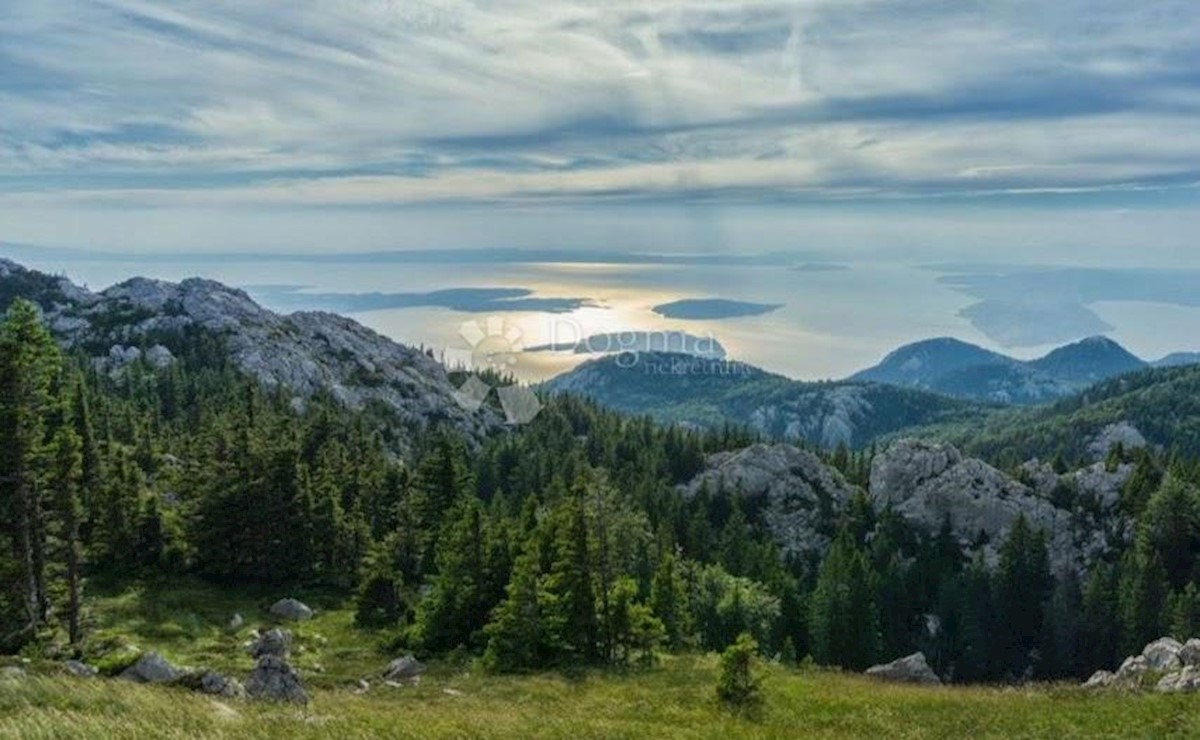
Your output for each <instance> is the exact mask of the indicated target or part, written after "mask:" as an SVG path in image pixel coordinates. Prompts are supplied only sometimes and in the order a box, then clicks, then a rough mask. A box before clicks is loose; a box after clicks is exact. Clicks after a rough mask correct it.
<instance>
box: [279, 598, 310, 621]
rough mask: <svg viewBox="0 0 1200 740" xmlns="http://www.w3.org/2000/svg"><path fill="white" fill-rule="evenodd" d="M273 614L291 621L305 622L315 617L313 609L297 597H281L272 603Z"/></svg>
mask: <svg viewBox="0 0 1200 740" xmlns="http://www.w3.org/2000/svg"><path fill="white" fill-rule="evenodd" d="M271 616H272V617H275V618H276V619H283V620H287V621H289V622H305V621H308V620H309V619H312V617H313V610H312V609H309V608H308V606H307V605H306V604H304V603H303V602H301V601H297V600H296V599H292V598H287V599H280V600H279V601H276V602H275V603H274V604H273V605H271Z"/></svg>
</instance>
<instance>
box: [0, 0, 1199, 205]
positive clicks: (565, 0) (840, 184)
mask: <svg viewBox="0 0 1200 740" xmlns="http://www.w3.org/2000/svg"><path fill="white" fill-rule="evenodd" d="M4 4H5V5H6V6H11V7H6V8H5V10H4V13H3V20H0V67H2V68H3V70H4V74H3V75H0V109H3V110H4V111H5V114H4V116H3V117H0V204H4V205H6V206H8V207H10V208H13V209H19V208H23V207H30V208H34V207H36V208H68V209H69V208H75V207H80V206H84V205H86V206H90V207H95V206H110V205H121V206H123V207H147V208H162V207H180V206H183V205H198V206H201V207H209V206H211V207H218V208H227V207H232V206H237V207H278V206H339V207H343V206H372V207H374V206H379V205H404V204H420V203H441V202H468V203H501V204H505V203H512V202H542V201H545V200H561V199H576V200H580V201H592V200H596V199H600V200H605V199H616V200H622V201H638V200H652V201H661V200H670V199H680V198H683V199H686V198H696V197H699V198H705V199H716V200H723V199H724V200H730V201H734V202H751V203H754V202H771V201H774V200H778V199H783V200H814V201H822V200H829V199H838V200H845V199H850V200H861V201H867V202H870V201H875V200H886V199H895V198H926V197H938V198H947V197H950V198H955V197H962V198H974V197H979V196H989V197H990V196H1003V195H1009V194H1011V195H1023V196H1029V195H1034V194H1043V195H1047V196H1049V195H1052V194H1062V193H1075V194H1078V193H1110V192H1114V191H1117V192H1120V191H1123V190H1132V189H1138V190H1152V191H1160V190H1161V191H1171V190H1188V189H1192V188H1194V187H1195V184H1196V183H1197V181H1200V128H1198V127H1196V126H1195V124H1194V122H1195V120H1196V116H1197V115H1198V114H1200V6H1198V5H1197V4H1195V3H1194V2H1190V0H1179V1H1175V0H1148V1H1147V2H1142V3H1128V2H1125V1H1124V0H1062V1H1060V2H1056V3H1054V4H1052V5H1047V4H1045V3H1043V2H1033V1H1032V0H1017V1H1015V2H1009V3H987V2H982V1H975V0H968V1H966V2H941V1H940V0H910V1H906V2H891V1H884V0H802V1H801V2H772V1H771V0H766V1H762V0H756V1H751V0H609V1H608V2H604V3H596V2H592V1H591V0H587V1H585V0H560V1H559V2H555V3H545V2H541V1H540V0H503V1H498V2H492V3H478V4H476V3H467V2H459V1H456V0H430V1H426V2H422V1H421V0H403V1H401V0H360V1H359V2H353V3H351V2H345V3H330V2H319V1H317V0H300V1H297V2H294V3H289V4H288V10H287V12H280V10H279V6H278V5H277V4H275V3H267V2H263V1H257V0H223V1H222V0H184V1H181V2H177V3H172V4H171V5H170V6H169V7H167V6H163V5H162V4H161V3H151V2H146V1H144V0H48V1H47V2H39V3H12V2H8V3H4Z"/></svg>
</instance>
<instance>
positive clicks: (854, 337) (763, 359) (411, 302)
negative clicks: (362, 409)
mask: <svg viewBox="0 0 1200 740" xmlns="http://www.w3.org/2000/svg"><path fill="white" fill-rule="evenodd" d="M12 251H13V250H4V251H3V253H4V254H6V255H8V254H10V253H12ZM15 251H16V253H12V254H11V256H12V257H13V258H15V259H18V260H19V261H23V262H25V263H26V264H28V265H29V266H31V267H35V268H38V269H42V270H46V271H50V272H61V273H65V274H67V275H68V276H69V277H71V278H72V279H74V280H76V281H77V282H82V283H86V284H87V285H88V286H89V287H90V288H92V289H93V290H97V289H101V288H103V287H106V286H108V285H111V284H113V283H115V282H119V281H122V280H125V279H127V278H129V277H131V276H134V275H142V276H147V277H155V278H161V279H168V280H179V279H182V278H185V277H190V276H201V277H207V278H212V279H215V280H219V281H221V282H224V283H227V284H230V285H234V286H238V287H244V288H247V290H248V292H250V294H251V295H252V296H254V297H255V298H256V299H257V300H259V301H260V302H261V303H263V304H264V305H266V306H268V307H271V308H274V309H277V310H280V311H283V312H287V311H291V310H298V309H327V310H336V311H337V312H339V313H344V314H347V315H350V316H352V317H353V318H355V319H357V320H358V321H360V322H362V323H363V324H365V325H367V326H369V327H371V328H373V329H375V330H377V331H379V332H381V333H383V334H385V335H387V336H389V337H391V338H393V339H395V340H397V341H400V342H404V343H406V344H412V345H422V346H425V347H427V348H431V349H433V351H434V352H435V353H440V352H442V351H444V350H450V351H451V352H453V351H454V350H460V351H461V350H464V349H469V348H470V343H469V341H468V339H467V338H465V337H464V336H463V332H462V327H463V324H464V323H474V322H480V324H481V326H483V327H484V329H485V331H486V328H487V320H488V319H489V318H491V319H493V321H494V319H495V318H499V319H501V320H502V322H503V330H504V331H505V332H507V333H509V334H510V337H513V338H515V339H516V343H517V344H518V345H523V346H524V347H525V348H530V347H534V346H536V345H541V344H564V343H565V344H571V343H574V342H577V341H579V340H580V339H583V338H585V337H586V336H588V335H593V334H602V333H610V332H627V331H650V332H668V331H678V332H687V333H689V334H693V335H698V336H703V337H714V338H715V339H717V340H718V341H719V342H720V343H721V345H722V346H724V348H725V349H726V351H727V352H728V354H729V356H731V357H733V358H736V359H739V360H743V361H746V362H750V363H752V364H755V365H759V366H761V367H764V368H766V369H768V370H772V371H775V372H779V373H782V374H785V375H788V376H791V377H795V378H801V379H824V378H841V377H844V376H846V375H849V374H850V373H852V372H854V371H856V370H859V369H861V368H863V367H866V366H869V365H871V364H873V363H875V362H876V361H878V360H879V358H880V357H882V356H883V355H884V354H885V353H886V352H888V351H890V350H892V349H894V348H895V347H897V346H899V345H901V344H904V343H907V342H911V341H915V340H919V339H925V338H929V337H936V336H953V337H957V338H960V339H963V340H966V341H969V342H974V343H977V344H980V345H982V346H985V347H988V348H991V349H996V350H999V351H1003V352H1006V353H1008V354H1011V355H1014V356H1017V357H1021V358H1029V357H1034V356H1038V355H1040V354H1043V353H1044V352H1046V351H1048V350H1049V349H1050V348H1052V347H1054V346H1057V345H1058V344H1062V343H1064V342H1067V341H1073V340H1076V339H1081V338H1083V337H1085V336H1089V335H1091V334H1097V333H1103V334H1106V335H1107V336H1110V337H1112V338H1113V339H1115V340H1117V341H1118V342H1121V343H1122V344H1124V345H1125V346H1126V347H1127V348H1129V349H1130V350H1131V351H1133V352H1134V353H1136V354H1138V355H1140V356H1142V357H1144V358H1147V359H1156V358H1158V357H1161V356H1162V355H1165V354H1167V353H1169V352H1173V351H1180V350H1189V351H1191V350H1196V349H1200V340H1197V339H1196V338H1197V337H1200V308H1198V307H1197V306H1196V305H1192V304H1193V301H1192V300H1191V299H1190V297H1189V296H1191V295H1197V296H1200V290H1193V289H1191V286H1192V285H1200V272H1192V271H1187V270H1185V271H1175V272H1173V273H1170V272H1166V271H1153V270H1129V269H1125V270H1122V269H1113V270H1090V271H1089V270H1077V269H1071V270H1067V271H1066V273H1063V272H1062V271H1057V272H1055V273H1054V275H1055V280H1057V281H1058V284H1059V285H1062V286H1063V287H1062V289H1061V290H1060V291H1057V292H1054V293H1052V294H1039V293H1037V292H1036V283H1035V282H1034V283H1031V282H1030V281H1031V280H1036V278H1037V276H1038V275H1039V274H1046V273H1048V272H1050V271H1051V269H1052V268H1031V267H1028V266H1027V267H1011V266H1009V267H1005V266H995V265H982V264H980V265H919V264H903V263H898V262H879V261H873V262H869V263H868V262H855V263H844V264H843V263H828V262H805V261H803V260H802V259H797V260H796V261H795V262H794V263H792V262H789V260H788V259H786V258H769V259H762V260H753V259H751V260H747V262H745V263H739V264H732V265H731V264H718V265H712V264H690V263H688V260H686V259H683V260H679V261H681V262H682V264H679V263H669V264H662V263H658V264H656V263H653V262H650V263H646V264H631V263H630V261H629V260H624V261H622V260H612V261H609V262H572V261H555V262H519V261H511V262H508V261H490V260H478V261H475V260H472V259H471V258H470V257H466V258H464V261H456V262H454V263H445V262H442V263H434V262H428V261H425V260H417V261H404V260H397V259H387V258H381V259H378V260H371V259H370V258H364V257H362V256H359V257H357V258H352V259H346V260H341V261H339V260H337V259H332V260H320V261H309V260H305V259H286V258H274V257H271V258H263V259H253V258H244V259H236V260H230V259H216V258H213V257H204V258H193V259H188V258H180V259H150V260H146V259H136V258H134V257H133V256H127V257H124V258H122V257H104V258H99V259H93V258H87V257H81V256H79V255H70V256H67V257H63V256H57V257H45V258H43V257H38V256H37V253H36V252H32V251H26V250H21V249H17V250H15ZM550 256H553V255H550ZM597 258H598V259H608V258H607V257H606V256H604V255H600V256H598V257H597ZM622 259H623V258H622ZM668 262H670V260H668ZM756 262H763V263H771V264H758V263H756ZM1063 274H1067V275H1074V276H1076V277H1077V278H1078V279H1077V280H1075V282H1076V283H1078V284H1079V285H1077V286H1076V287H1075V288H1073V287H1072V285H1073V283H1072V281H1071V280H1067V281H1066V282H1065V283H1064V282H1063V278H1062V275H1063ZM963 275H968V276H980V275H981V276H984V278H982V283H981V284H982V287H979V288H977V289H976V290H975V291H974V294H968V292H966V290H967V289H965V288H963V287H962V286H961V285H959V284H958V283H960V282H961V281H962V276H963ZM971 279H972V280H976V281H977V282H978V280H979V279H978V278H971ZM1030 285H1034V286H1035V287H1033V288H1031V287H1030ZM1131 286H1132V288H1133V289H1131ZM483 288H506V289H522V290H523V291H528V295H518V294H519V293H520V292H521V291H516V290H513V291H511V293H510V294H507V295H506V296H504V297H502V298H500V299H498V300H497V299H493V298H491V297H489V295H487V294H482V293H480V292H479V291H478V289H483ZM448 289H470V290H465V291H461V293H456V294H454V296H453V298H454V299H453V300H446V299H444V298H439V297H437V296H433V297H430V296H427V295H426V294H428V293H430V292H433V291H439V290H448ZM375 294H378V295H375ZM693 298H719V299H729V300H733V301H744V302H748V303H753V304H771V305H774V304H778V306H779V307H778V308H777V309H772V308H771V305H768V306H767V307H766V308H764V309H763V312H762V313H760V314H759V315H752V316H739V317H733V318H707V319H701V320H687V319H680V318H666V317H664V316H662V315H660V314H659V313H656V312H655V311H654V307H656V306H660V305H662V304H666V303H670V302H673V301H677V300H682V299H693ZM981 298H984V299H992V300H991V302H990V303H981ZM996 299H999V300H996ZM431 304H439V305H431ZM971 306H983V308H982V309H981V311H980V312H981V314H982V315H983V316H984V317H985V318H991V319H992V321H991V322H990V323H986V324H980V322H973V321H972V320H971V319H970V318H968V317H966V316H964V315H960V312H963V311H964V310H965V309H968V308H969V307H971ZM997 306H999V308H997ZM1005 306H1008V307H1009V308H1010V309H1011V308H1012V307H1013V306H1016V307H1017V308H1018V309H1019V310H1020V311H1023V312H1032V313H1033V315H1034V316H1035V317H1038V316H1040V317H1041V320H1040V321H1036V322H1035V324H1036V326H1035V328H1036V332H1035V333H1034V335H1032V336H1027V337H1025V338H1023V339H1019V340H1017V341H1014V340H1013V339H1012V337H1011V336H1006V335H1005V334H1004V328H1005V324H1004V322H1005V321H1006V320H1009V319H1010V318H1011V317H1007V316H1006V313H1005V311H1006V309H1005ZM363 307H369V308H370V309H371V310H361V309H362V308H363ZM510 307H511V309H510ZM518 309H519V310H518ZM1080 311H1082V315H1083V319H1082V320H1081V318H1080ZM1027 316H1028V314H1027V313H1023V314H1022V318H1021V319H1020V320H1021V321H1022V326H1023V330H1024V331H1025V332H1026V333H1028V331H1029V326H1028V321H1027ZM1013 320H1015V319H1013ZM977 324H979V325H977ZM513 327H515V328H516V330H517V331H516V332H513V331H512V329H513ZM587 357H588V356H587V355H583V354H574V353H570V352H536V353H535V352H523V353H522V354H520V355H519V356H518V357H517V359H516V364H515V365H514V366H513V367H512V370H513V372H514V373H515V374H516V375H518V376H519V377H521V378H522V379H525V380H538V379H542V378H545V377H548V376H550V375H553V374H556V373H558V372H562V371H564V370H566V369H569V368H570V367H572V366H573V365H575V364H577V363H579V362H581V361H583V360H585V359H587Z"/></svg>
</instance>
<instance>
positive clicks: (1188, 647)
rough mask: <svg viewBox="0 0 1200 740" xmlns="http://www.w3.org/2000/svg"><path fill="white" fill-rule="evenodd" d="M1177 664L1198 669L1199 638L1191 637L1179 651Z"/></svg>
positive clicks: (1199, 661) (1199, 656)
mask: <svg viewBox="0 0 1200 740" xmlns="http://www.w3.org/2000/svg"><path fill="white" fill-rule="evenodd" d="M1179 662H1181V663H1183V664H1184V665H1185V666H1196V667H1200V638H1196V637H1193V638H1192V639H1190V640H1188V641H1187V642H1185V643H1183V647H1182V648H1180V649H1179Z"/></svg>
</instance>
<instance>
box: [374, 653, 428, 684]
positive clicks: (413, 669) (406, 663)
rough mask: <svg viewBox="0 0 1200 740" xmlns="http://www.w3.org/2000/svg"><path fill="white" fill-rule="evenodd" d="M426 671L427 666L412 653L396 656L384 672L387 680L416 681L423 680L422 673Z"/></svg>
mask: <svg viewBox="0 0 1200 740" xmlns="http://www.w3.org/2000/svg"><path fill="white" fill-rule="evenodd" d="M424 672H425V666H424V665H423V664H421V663H420V662H419V661H418V660H417V659H416V658H414V657H413V656H411V655H405V656H402V657H399V658H396V659H395V660H393V661H392V662H391V663H388V667H387V670H385V671H384V672H383V677H384V679H385V680H387V681H397V682H401V683H403V682H408V683H416V682H417V681H420V680H421V674H422V673H424Z"/></svg>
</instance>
